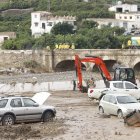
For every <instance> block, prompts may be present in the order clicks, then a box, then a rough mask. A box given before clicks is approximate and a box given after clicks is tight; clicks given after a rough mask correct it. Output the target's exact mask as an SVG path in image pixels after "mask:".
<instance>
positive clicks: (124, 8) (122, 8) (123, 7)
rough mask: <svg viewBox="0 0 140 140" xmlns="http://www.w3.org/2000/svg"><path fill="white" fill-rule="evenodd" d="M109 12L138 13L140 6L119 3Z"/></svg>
mask: <svg viewBox="0 0 140 140" xmlns="http://www.w3.org/2000/svg"><path fill="white" fill-rule="evenodd" d="M108 10H109V11H112V12H119V13H125V12H138V5H135V4H126V3H125V4H122V2H121V1H119V2H118V4H117V5H115V6H112V7H110V8H109V9H108Z"/></svg>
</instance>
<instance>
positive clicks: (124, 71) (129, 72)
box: [75, 55, 136, 92]
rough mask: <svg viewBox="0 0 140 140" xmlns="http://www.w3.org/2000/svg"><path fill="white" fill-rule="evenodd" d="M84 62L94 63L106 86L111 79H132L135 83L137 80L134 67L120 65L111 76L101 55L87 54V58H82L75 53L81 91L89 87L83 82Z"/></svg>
mask: <svg viewBox="0 0 140 140" xmlns="http://www.w3.org/2000/svg"><path fill="white" fill-rule="evenodd" d="M82 62H91V63H94V64H95V65H96V66H97V67H98V69H99V71H100V73H101V76H102V78H103V80H104V83H105V85H106V87H108V86H109V81H111V80H114V81H120V80H121V81H122V80H125V81H130V82H132V83H134V84H136V80H135V73H134V70H133V69H132V68H126V67H119V68H116V69H115V73H114V78H112V77H111V74H110V73H109V71H108V69H107V67H106V65H105V63H104V61H103V60H102V59H101V58H100V57H95V56H86V57H85V58H80V57H79V56H78V55H75V68H76V75H77V77H78V88H79V89H80V91H81V92H87V90H88V89H87V87H84V86H83V84H82V81H83V79H82Z"/></svg>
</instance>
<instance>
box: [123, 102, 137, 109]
mask: <svg viewBox="0 0 140 140" xmlns="http://www.w3.org/2000/svg"><path fill="white" fill-rule="evenodd" d="M121 106H123V107H124V108H126V109H139V110H140V103H130V104H122V105H121Z"/></svg>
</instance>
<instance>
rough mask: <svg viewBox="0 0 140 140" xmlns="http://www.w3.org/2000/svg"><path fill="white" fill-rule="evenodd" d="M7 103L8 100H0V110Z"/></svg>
mask: <svg viewBox="0 0 140 140" xmlns="http://www.w3.org/2000/svg"><path fill="white" fill-rule="evenodd" d="M7 102H8V99H4V100H0V108H4V107H5V106H6V104H7Z"/></svg>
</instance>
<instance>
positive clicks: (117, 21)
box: [0, 1, 140, 50]
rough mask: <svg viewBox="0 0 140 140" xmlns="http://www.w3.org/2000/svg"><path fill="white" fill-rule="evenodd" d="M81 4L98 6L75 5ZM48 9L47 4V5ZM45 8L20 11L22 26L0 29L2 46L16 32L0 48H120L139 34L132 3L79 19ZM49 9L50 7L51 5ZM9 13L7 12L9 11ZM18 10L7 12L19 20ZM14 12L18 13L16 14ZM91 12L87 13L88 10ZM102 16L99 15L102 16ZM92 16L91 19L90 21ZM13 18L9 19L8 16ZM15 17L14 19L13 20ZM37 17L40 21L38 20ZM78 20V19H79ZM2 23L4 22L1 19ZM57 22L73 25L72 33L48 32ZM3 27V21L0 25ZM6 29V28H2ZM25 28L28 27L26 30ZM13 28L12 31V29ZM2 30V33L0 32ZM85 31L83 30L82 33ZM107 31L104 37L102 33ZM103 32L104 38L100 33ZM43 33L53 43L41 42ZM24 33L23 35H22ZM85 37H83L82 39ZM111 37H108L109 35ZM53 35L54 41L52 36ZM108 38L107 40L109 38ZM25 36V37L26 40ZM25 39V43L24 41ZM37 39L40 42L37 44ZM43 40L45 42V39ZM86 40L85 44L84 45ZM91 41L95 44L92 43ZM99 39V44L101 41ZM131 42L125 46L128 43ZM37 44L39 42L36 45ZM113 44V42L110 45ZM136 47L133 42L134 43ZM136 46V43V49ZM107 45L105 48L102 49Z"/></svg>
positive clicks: (136, 16) (112, 6) (137, 8)
mask: <svg viewBox="0 0 140 140" xmlns="http://www.w3.org/2000/svg"><path fill="white" fill-rule="evenodd" d="M80 3H81V4H83V5H84V6H89V4H90V3H91V4H93V5H91V6H93V7H94V5H96V4H98V3H97V2H92V1H83V2H79V3H78V4H80ZM62 4H63V3H62ZM48 6H49V4H48ZM48 6H47V7H46V10H44V11H43V10H39V11H33V9H31V8H30V10H28V9H26V10H25V9H21V10H22V12H23V13H24V15H25V17H22V18H23V19H22V18H21V19H22V20H21V23H20V22H19V20H18V22H17V21H16V22H17V25H16V27H13V26H15V25H12V21H10V20H11V19H10V20H9V21H8V22H9V25H10V24H11V25H10V26H11V27H10V28H9V29H10V30H8V29H6V30H3V29H4V28H1V30H0V32H1V35H0V42H1V44H2V43H3V42H4V40H7V39H10V38H11V39H12V38H13V36H11V35H10V34H11V33H10V32H15V34H16V39H14V38H15V37H14V38H13V39H12V40H13V41H5V42H6V43H4V44H3V45H1V48H5V49H8V48H10V46H11V47H12V48H11V49H14V50H16V49H31V48H38V47H39V46H41V48H44V47H46V46H50V47H52V48H53V47H54V46H55V44H62V43H68V44H70V45H71V44H75V47H76V48H80V49H82V48H84V47H85V48H94V49H96V48H112V49H113V48H122V45H124V46H126V47H127V46H132V45H133V44H132V40H131V37H132V36H138V35H139V28H140V23H139V20H140V18H139V17H140V14H139V9H140V8H139V5H138V4H133V3H130V4H129V3H127V2H123V1H116V3H115V2H114V3H112V4H108V5H107V6H106V7H105V8H106V10H107V11H105V13H106V15H104V14H105V13H104V14H103V15H102V11H101V14H100V13H99V15H98V13H97V15H96V13H95V14H94V13H93V15H92V14H91V15H89V16H90V17H89V16H85V17H84V15H82V16H83V17H82V18H81V17H80V15H79V16H76V14H74V13H72V14H61V15H60V14H56V13H53V11H50V12H49V11H47V10H48ZM50 6H51V5H50ZM99 7H102V5H99ZM9 10H10V9H9ZM17 10H18V9H15V11H14V9H12V10H11V12H10V13H12V12H13V13H18V14H19V15H17V17H15V18H20V14H21V13H20V12H18V11H17ZM23 10H24V11H23ZM6 11H7V10H2V11H1V17H3V18H4V17H7V14H6V13H7V12H6ZM16 11H17V12H16ZM89 12H90V11H89ZM26 14H27V15H28V20H27V21H28V24H27V23H26V26H25V27H26V29H27V30H24V29H23V28H24V27H23V25H22V24H23V22H24V18H26ZM101 15H102V16H101ZM91 17H92V18H91ZM11 18H12V17H11ZM13 18H14V17H13ZM39 18H40V19H39ZM80 18H81V19H80ZM3 20H4V19H3ZM58 23H61V24H62V23H68V24H70V25H72V27H70V28H72V30H73V33H61V32H60V33H57V32H56V33H52V31H51V29H53V27H54V25H56V24H58ZM1 24H2V22H1ZM1 27H5V26H3V25H2V26H1ZM27 27H28V28H27ZM12 28H13V29H12ZM90 29H92V30H91V31H92V32H94V34H95V33H96V32H98V34H97V36H99V38H97V37H96V36H93V35H92V36H90V32H89V31H90ZM2 30H3V31H2ZM84 30H85V31H84ZM106 30H107V34H106V33H105V32H106ZM102 31H103V32H104V35H103V34H102V33H101V32H102ZM44 33H45V36H44V37H45V38H48V37H49V38H50V39H51V40H53V41H51V42H50V41H49V40H50V39H49V40H48V41H47V42H43V36H40V35H43V34H44ZM24 34H25V35H24ZM85 34H86V38H84V39H82V38H83V37H84V36H85ZM110 35H111V36H110ZM33 36H34V37H35V38H36V37H39V36H40V38H38V39H34V37H33ZM53 36H55V38H54V37H53ZM109 36H110V37H109ZM27 37H28V38H27ZM106 38H108V41H105V40H106ZM23 39H24V40H23ZM39 40H40V41H39ZM45 40H46V39H45ZM87 40H88V42H87ZM92 40H94V42H95V43H93V42H92ZM101 40H102V41H101ZM129 40H130V41H131V43H129V45H128V41H129ZM138 40H139V38H136V39H135V42H138ZM12 42H15V43H14V44H17V43H16V42H18V44H19V45H13V44H12ZM39 42H40V43H39ZM112 42H114V43H113V44H114V45H113V44H112ZM38 43H39V45H38ZM135 44H136V43H135ZM138 45H139V44H137V46H138ZM104 46H106V47H104Z"/></svg>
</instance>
